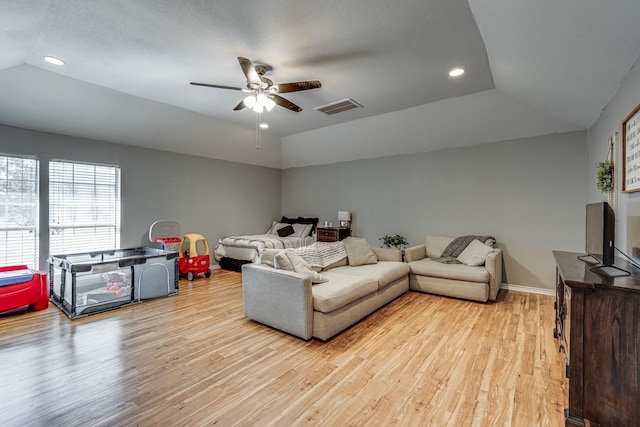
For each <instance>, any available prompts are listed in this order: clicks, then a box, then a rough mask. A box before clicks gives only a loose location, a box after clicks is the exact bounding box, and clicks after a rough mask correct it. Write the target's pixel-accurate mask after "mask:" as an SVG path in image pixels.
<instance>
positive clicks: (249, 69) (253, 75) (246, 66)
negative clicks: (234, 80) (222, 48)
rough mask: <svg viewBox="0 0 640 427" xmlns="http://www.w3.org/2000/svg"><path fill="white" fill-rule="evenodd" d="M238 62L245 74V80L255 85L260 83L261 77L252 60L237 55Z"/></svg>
mask: <svg viewBox="0 0 640 427" xmlns="http://www.w3.org/2000/svg"><path fill="white" fill-rule="evenodd" d="M238 62H239V63H240V67H241V68H242V71H243V72H244V75H245V76H247V81H248V82H249V83H252V84H255V85H260V84H261V83H262V79H261V78H260V75H259V74H258V72H257V71H256V69H255V67H254V66H253V62H251V60H249V59H247V58H243V57H241V56H238Z"/></svg>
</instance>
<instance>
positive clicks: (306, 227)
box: [291, 224, 311, 237]
mask: <svg viewBox="0 0 640 427" xmlns="http://www.w3.org/2000/svg"><path fill="white" fill-rule="evenodd" d="M291 227H293V234H292V235H291V237H307V236H308V235H309V231H310V230H311V224H292V225H291Z"/></svg>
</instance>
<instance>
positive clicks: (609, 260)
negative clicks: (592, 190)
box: [585, 202, 615, 266]
mask: <svg viewBox="0 0 640 427" xmlns="http://www.w3.org/2000/svg"><path fill="white" fill-rule="evenodd" d="M614 238H615V216H614V213H613V209H611V206H609V204H608V203H607V202H600V203H590V204H588V205H587V230H586V242H585V243H586V245H585V251H586V252H587V254H589V255H591V256H592V257H594V258H597V259H598V261H599V262H600V263H601V264H603V265H606V266H610V265H613V263H614V255H615V254H614V251H615V248H614Z"/></svg>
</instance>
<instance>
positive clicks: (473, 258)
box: [458, 239, 493, 266]
mask: <svg viewBox="0 0 640 427" xmlns="http://www.w3.org/2000/svg"><path fill="white" fill-rule="evenodd" d="M491 252H493V248H492V247H491V246H488V245H485V244H484V243H482V242H481V241H480V240H478V239H475V240H473V241H471V243H469V245H467V247H466V248H465V249H464V250H463V251H462V252H461V253H460V255H458V261H460V262H461V263H463V264H466V265H471V266H478V265H484V262H485V260H486V259H487V255H489V254H490V253H491Z"/></svg>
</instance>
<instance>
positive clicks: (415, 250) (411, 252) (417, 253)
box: [404, 245, 427, 262]
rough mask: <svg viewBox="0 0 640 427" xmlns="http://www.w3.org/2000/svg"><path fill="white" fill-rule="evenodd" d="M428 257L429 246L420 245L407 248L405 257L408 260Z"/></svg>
mask: <svg viewBox="0 0 640 427" xmlns="http://www.w3.org/2000/svg"><path fill="white" fill-rule="evenodd" d="M426 257H427V246H426V245H418V246H413V247H410V248H407V249H405V251H404V259H405V261H407V262H411V261H418V260H420V259H423V258H426Z"/></svg>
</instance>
